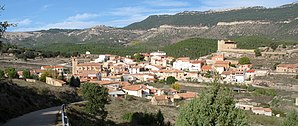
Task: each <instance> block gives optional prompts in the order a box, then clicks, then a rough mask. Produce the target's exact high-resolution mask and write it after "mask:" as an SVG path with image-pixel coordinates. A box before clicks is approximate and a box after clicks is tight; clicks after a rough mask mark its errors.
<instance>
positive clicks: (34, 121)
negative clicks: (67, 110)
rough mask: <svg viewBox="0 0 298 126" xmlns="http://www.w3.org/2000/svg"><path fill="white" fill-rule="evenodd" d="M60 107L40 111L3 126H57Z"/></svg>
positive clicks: (12, 120) (15, 119)
mask: <svg viewBox="0 0 298 126" xmlns="http://www.w3.org/2000/svg"><path fill="white" fill-rule="evenodd" d="M59 110H60V106H56V107H51V108H47V109H42V110H38V111H35V112H31V113H28V114H25V115H23V116H20V117H17V118H14V119H11V120H9V121H8V122H7V123H6V124H4V125H3V126H55V125H56V115H57V113H58V112H59Z"/></svg>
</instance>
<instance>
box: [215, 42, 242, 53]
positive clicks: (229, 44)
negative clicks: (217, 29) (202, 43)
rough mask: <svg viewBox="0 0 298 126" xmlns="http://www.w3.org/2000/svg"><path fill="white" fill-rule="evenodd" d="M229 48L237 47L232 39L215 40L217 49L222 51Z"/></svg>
mask: <svg viewBox="0 0 298 126" xmlns="http://www.w3.org/2000/svg"><path fill="white" fill-rule="evenodd" d="M229 49H237V44H236V42H234V41H231V40H227V41H225V40H218V41H217V51H218V52H222V51H224V50H229Z"/></svg>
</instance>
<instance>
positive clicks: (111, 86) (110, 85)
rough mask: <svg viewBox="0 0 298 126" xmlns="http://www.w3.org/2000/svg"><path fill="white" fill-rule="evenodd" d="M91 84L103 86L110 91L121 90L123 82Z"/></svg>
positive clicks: (95, 82) (96, 82)
mask: <svg viewBox="0 0 298 126" xmlns="http://www.w3.org/2000/svg"><path fill="white" fill-rule="evenodd" d="M89 83H94V84H97V85H102V86H104V87H106V88H109V89H114V90H117V89H119V88H120V85H121V82H115V81H89Z"/></svg>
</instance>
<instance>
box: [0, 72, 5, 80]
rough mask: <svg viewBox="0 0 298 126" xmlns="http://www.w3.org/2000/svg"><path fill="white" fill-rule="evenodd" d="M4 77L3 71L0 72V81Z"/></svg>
mask: <svg viewBox="0 0 298 126" xmlns="http://www.w3.org/2000/svg"><path fill="white" fill-rule="evenodd" d="M4 77H5V73H4V71H3V70H0V79H2V78H4Z"/></svg>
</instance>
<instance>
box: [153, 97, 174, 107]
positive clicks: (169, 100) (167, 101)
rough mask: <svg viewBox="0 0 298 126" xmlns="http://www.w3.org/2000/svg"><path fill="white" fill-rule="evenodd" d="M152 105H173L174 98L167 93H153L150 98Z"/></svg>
mask: <svg viewBox="0 0 298 126" xmlns="http://www.w3.org/2000/svg"><path fill="white" fill-rule="evenodd" d="M151 104H152V105H169V106H174V98H173V97H170V96H167V95H159V96H157V95H155V96H153V98H152V99H151Z"/></svg>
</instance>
